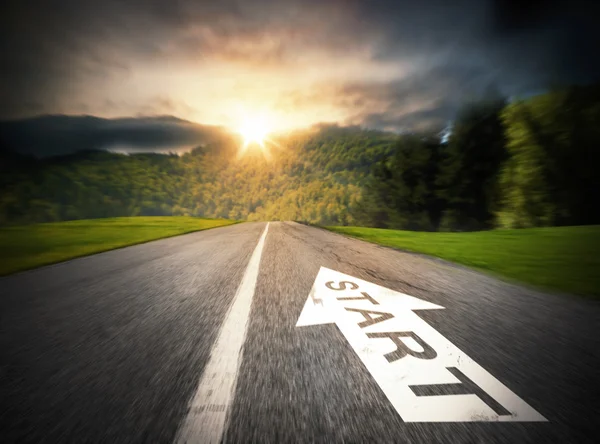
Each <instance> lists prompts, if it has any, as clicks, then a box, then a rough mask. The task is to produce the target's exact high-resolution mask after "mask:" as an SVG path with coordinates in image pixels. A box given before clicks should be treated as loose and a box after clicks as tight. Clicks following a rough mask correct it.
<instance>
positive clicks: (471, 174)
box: [437, 97, 507, 231]
mask: <svg viewBox="0 0 600 444" xmlns="http://www.w3.org/2000/svg"><path fill="white" fill-rule="evenodd" d="M505 105H506V102H505V100H504V99H502V98H497V97H494V98H489V99H484V100H480V101H476V102H472V103H470V104H468V105H466V106H465V107H464V108H463V109H462V110H461V111H460V112H459V114H458V117H457V119H456V121H455V122H454V124H453V130H452V134H451V135H450V136H449V138H448V143H447V145H445V148H444V150H443V160H442V164H441V171H440V175H439V178H438V180H437V186H438V187H439V191H438V195H439V197H440V198H441V199H443V200H444V202H445V204H446V210H445V212H444V215H443V220H442V222H441V227H440V228H441V229H443V230H460V231H463V230H477V229H487V228H492V227H493V226H494V222H495V220H494V217H495V212H496V210H497V206H498V201H499V189H498V176H499V174H500V170H501V167H502V164H503V162H504V161H505V159H506V158H507V152H506V141H505V136H504V128H503V125H502V120H501V117H500V115H501V113H502V110H503V109H504V107H505Z"/></svg>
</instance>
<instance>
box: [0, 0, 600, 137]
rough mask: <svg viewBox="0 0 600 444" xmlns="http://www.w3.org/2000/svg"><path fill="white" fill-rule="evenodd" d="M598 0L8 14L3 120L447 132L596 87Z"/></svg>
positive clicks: (233, 4)
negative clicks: (493, 97)
mask: <svg viewBox="0 0 600 444" xmlns="http://www.w3.org/2000/svg"><path fill="white" fill-rule="evenodd" d="M593 4H594V1H593V0H589V1H586V0H568V1H561V0H555V1H541V0H537V1H528V2H527V1H525V0H520V1H515V0H510V1H509V0H502V1H501V0H452V1H450V0H431V1H427V0H421V1H403V0H395V1H394V0H332V1H326V0H302V1H301V0H257V1H250V0H248V1H243V0H219V1H202V0H169V1H161V0H128V1H123V0H103V1H98V0H52V1H46V0H37V1H36V0H4V1H3V2H2V6H0V17H1V18H0V36H1V40H0V66H2V68H1V70H0V118H1V119H15V118H25V117H31V116H37V115H42V114H69V115H81V114H84V115H93V116H98V117H102V118H117V117H139V116H157V115H172V116H177V117H179V118H182V119H186V120H190V121H192V122H197V123H201V124H203V125H223V126H226V127H230V128H234V129H235V128H236V126H239V125H240V122H241V121H243V120H244V119H245V118H247V116H252V115H258V114H260V115H263V116H266V118H267V119H268V121H269V125H270V126H271V127H272V128H273V129H274V130H287V129H292V128H298V127H304V126H309V125H312V124H315V123H318V122H331V123H338V124H342V125H362V126H366V127H370V128H377V129H384V130H392V131H414V130H425V129H431V128H439V127H443V126H444V125H445V124H447V122H448V121H449V120H451V119H452V117H453V116H454V114H455V113H456V110H457V109H458V108H459V107H460V106H461V104H463V103H464V102H465V101H468V100H470V99H472V98H477V97H479V96H481V95H485V94H487V93H490V92H491V91H496V92H500V93H501V94H504V95H507V96H510V97H518V96H524V95H530V94H534V93H537V92H540V91H543V90H544V89H546V88H548V87H551V86H556V85H563V84H571V83H588V82H592V81H596V80H598V79H599V78H600V64H599V61H598V51H597V49H598V48H599V47H600V46H598V45H599V43H600V41H599V40H598V36H597V31H595V29H594V28H595V26H596V24H595V22H594V17H597V16H596V15H595V14H594V13H593V12H592V10H591V8H592V6H593Z"/></svg>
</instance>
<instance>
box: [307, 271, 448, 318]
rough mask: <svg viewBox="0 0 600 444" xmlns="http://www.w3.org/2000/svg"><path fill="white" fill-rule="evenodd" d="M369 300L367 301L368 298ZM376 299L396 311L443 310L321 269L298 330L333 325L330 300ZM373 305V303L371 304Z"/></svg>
mask: <svg viewBox="0 0 600 444" xmlns="http://www.w3.org/2000/svg"><path fill="white" fill-rule="evenodd" d="M365 294H366V296H365ZM367 298H368V299H367ZM339 299H342V300H357V301H360V300H361V299H362V300H365V301H367V300H369V301H370V300H371V299H372V300H375V301H376V303H377V305H382V306H383V305H385V306H387V307H389V306H393V307H394V308H395V309H396V310H398V309H400V310H433V309H443V308H444V307H442V306H440V305H436V304H432V303H431V302H427V301H424V300H422V299H419V298H416V297H414V296H409V295H407V294H404V293H401V292H399V291H394V290H390V289H389V288H385V287H382V286H380V285H376V284H373V283H371V282H367V281H364V280H362V279H358V278H355V277H353V276H349V275H347V274H344V273H340V272H339V271H335V270H331V269H329V268H325V267H321V269H320V270H319V274H317V278H316V279H315V283H314V284H313V286H312V288H311V290H310V293H309V295H308V298H307V300H306V303H305V304H304V308H303V309H302V313H300V317H299V318H298V322H297V323H296V327H304V326H309V325H320V324H331V323H334V322H335V318H334V317H335V316H334V314H333V311H332V310H330V309H329V308H328V302H329V301H332V300H333V301H336V300H339ZM371 303H372V302H371Z"/></svg>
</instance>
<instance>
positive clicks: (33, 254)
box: [0, 217, 235, 275]
mask: <svg viewBox="0 0 600 444" xmlns="http://www.w3.org/2000/svg"><path fill="white" fill-rule="evenodd" d="M232 223H235V222H234V221H231V220H217V219H199V218H195V217H194V218H193V217H119V218H107V219H97V220H81V221H69V222H54V223H46V224H32V225H27V226H18V227H3V228H0V275H5V274H9V273H14V272H16V271H21V270H27V269H30V268H34V267H39V266H42V265H48V264H53V263H55V262H60V261H65V260H67V259H73V258H75V257H80V256H86V255H89V254H93V253H99V252H101V251H107V250H112V249H115V248H120V247H125V246H128V245H134V244H139V243H142V242H148V241H151V240H154V239H160V238H164V237H169V236H176V235H179V234H184V233H190V232H192V231H199V230H205V229H207V228H213V227H220V226H224V225H230V224H232Z"/></svg>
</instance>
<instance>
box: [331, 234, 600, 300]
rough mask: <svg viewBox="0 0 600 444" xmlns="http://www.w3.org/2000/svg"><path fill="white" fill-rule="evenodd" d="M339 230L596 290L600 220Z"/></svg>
mask: <svg viewBox="0 0 600 444" xmlns="http://www.w3.org/2000/svg"><path fill="white" fill-rule="evenodd" d="M328 228H329V229H330V230H332V231H336V232H338V233H342V234H347V235H350V236H355V237H358V238H360V239H364V240H367V241H370V242H375V243H378V244H381V245H385V246H388V247H394V248H399V249H402V250H407V251H414V252H419V253H425V254H428V255H432V256H437V257H440V258H443V259H448V260H450V261H453V262H457V263H460V264H464V265H468V266H470V267H475V268H478V269H482V270H486V271H489V272H492V273H494V274H499V275H502V276H505V277H507V278H510V279H515V280H518V281H521V282H525V283H529V284H532V285H536V286H540V287H542V288H548V289H553V290H559V291H565V292H569V293H575V294H582V295H590V296H596V297H598V296H600V274H599V273H598V270H599V269H600V256H598V253H597V252H598V247H600V226H588V227H557V228H530V229H523V230H495V231H481V232H476V233H418V232H413V231H396V230H382V229H375V228H358V227H328Z"/></svg>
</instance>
